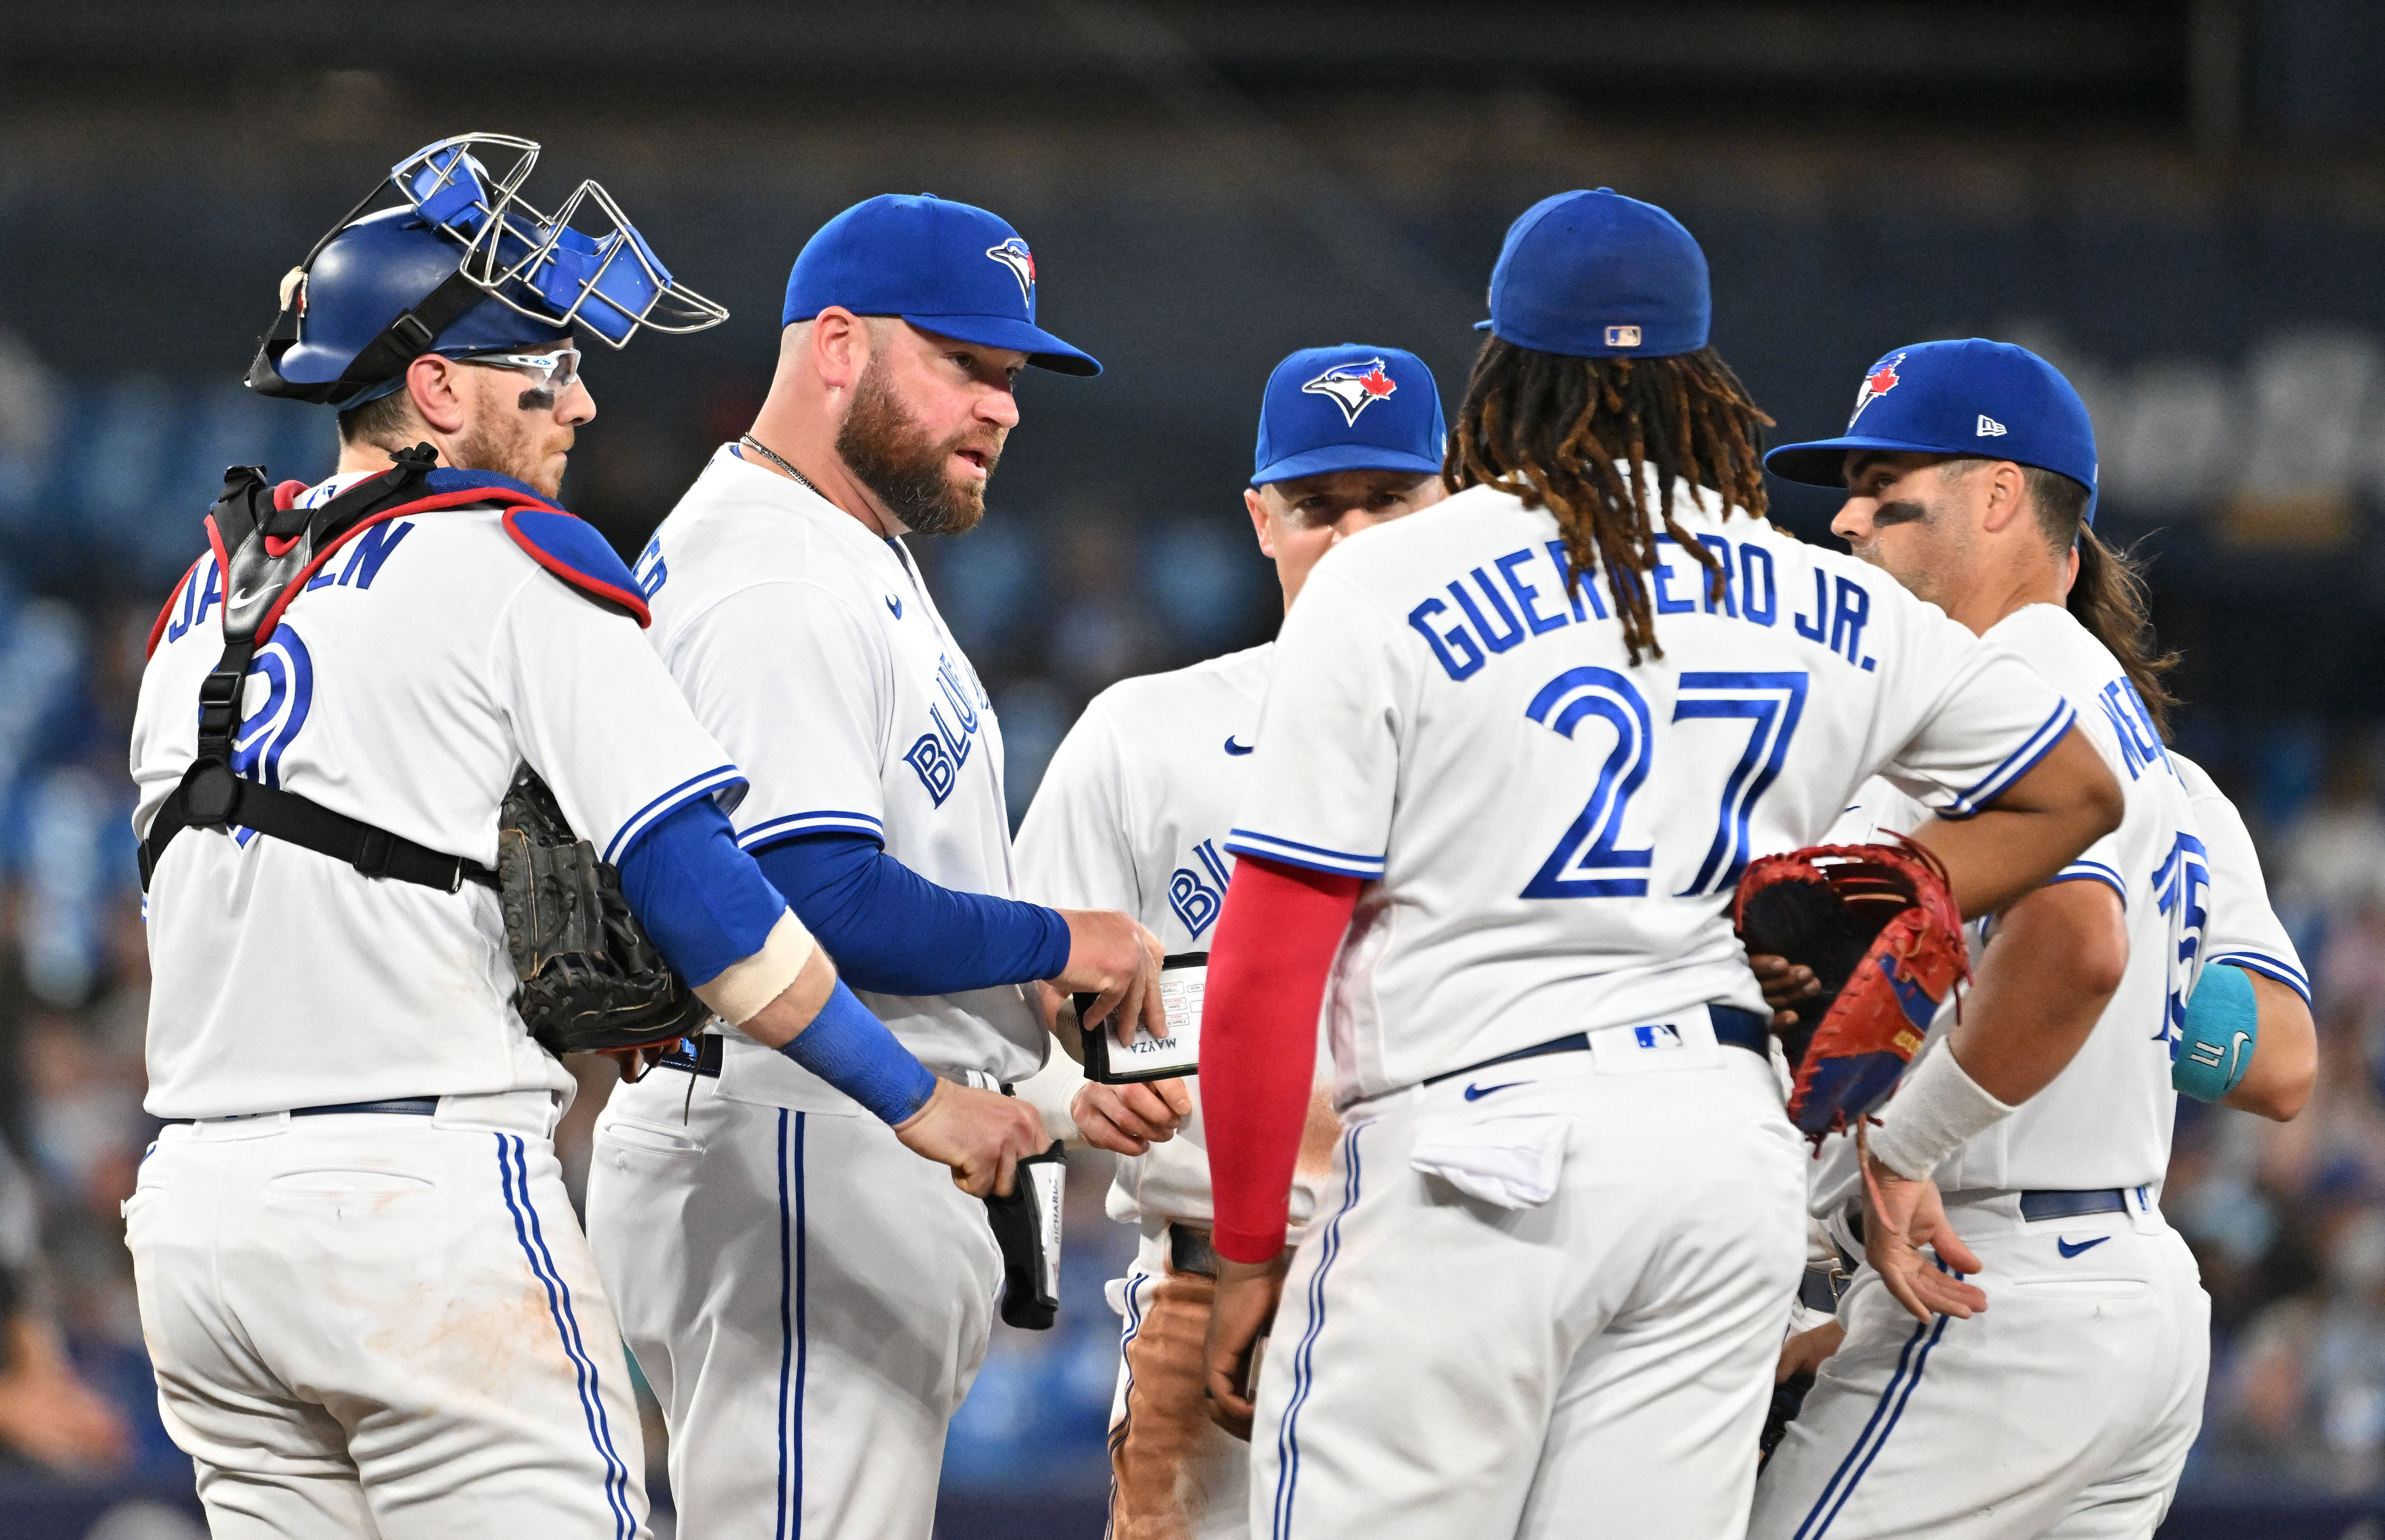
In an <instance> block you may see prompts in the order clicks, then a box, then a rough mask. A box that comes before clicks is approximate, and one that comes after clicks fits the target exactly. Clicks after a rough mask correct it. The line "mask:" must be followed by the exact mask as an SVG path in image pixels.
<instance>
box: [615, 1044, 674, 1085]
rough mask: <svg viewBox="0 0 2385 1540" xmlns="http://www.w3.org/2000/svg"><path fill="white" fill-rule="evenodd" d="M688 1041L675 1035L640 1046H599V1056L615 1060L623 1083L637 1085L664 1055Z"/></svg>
mask: <svg viewBox="0 0 2385 1540" xmlns="http://www.w3.org/2000/svg"><path fill="white" fill-rule="evenodd" d="M686 1041H687V1039H686V1038H684V1037H674V1038H672V1039H671V1040H670V1041H669V1042H668V1043H649V1044H647V1045H644V1046H643V1047H640V1048H599V1049H598V1050H597V1057H598V1058H609V1059H611V1060H612V1061H613V1068H615V1069H616V1070H619V1071H621V1083H622V1084H624V1085H635V1084H637V1083H638V1082H639V1081H640V1080H642V1079H643V1078H644V1077H645V1073H646V1071H647V1070H651V1069H653V1068H654V1067H655V1066H656V1065H657V1064H660V1063H661V1062H662V1061H663V1055H665V1054H667V1053H669V1052H670V1051H671V1050H672V1049H674V1048H677V1047H679V1046H680V1045H682V1044H684V1043H685V1042H686Z"/></svg>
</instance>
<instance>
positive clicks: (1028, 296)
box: [985, 235, 1035, 305]
mask: <svg viewBox="0 0 2385 1540" xmlns="http://www.w3.org/2000/svg"><path fill="white" fill-rule="evenodd" d="M985 254H986V255H987V256H988V257H993V259H994V260H995V261H997V262H999V263H1001V264H1002V265H1003V266H1004V267H1005V268H1008V269H1010V276H1011V277H1013V278H1015V279H1017V280H1018V297H1019V298H1020V299H1023V300H1025V301H1026V302H1027V303H1028V304H1030V305H1032V304H1034V303H1035V254H1034V253H1033V252H1031V251H1029V250H1028V249H1027V243H1026V242H1024V241H1022V240H1020V239H1019V238H1018V236H1016V235H1014V236H1012V237H1011V238H1010V239H1009V240H1007V241H1005V242H1003V243H1002V244H1000V245H998V246H988V247H986V248H985Z"/></svg>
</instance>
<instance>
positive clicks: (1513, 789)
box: [1229, 485, 2074, 1105]
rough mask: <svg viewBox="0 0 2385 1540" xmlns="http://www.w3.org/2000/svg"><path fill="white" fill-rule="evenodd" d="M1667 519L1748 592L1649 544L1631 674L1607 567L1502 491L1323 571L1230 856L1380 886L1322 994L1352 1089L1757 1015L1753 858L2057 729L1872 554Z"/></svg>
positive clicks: (1979, 781)
mask: <svg viewBox="0 0 2385 1540" xmlns="http://www.w3.org/2000/svg"><path fill="white" fill-rule="evenodd" d="M1708 496H1709V497H1710V498H1711V497H1712V496H1713V495H1712V494H1708ZM1650 500H1651V502H1652V503H1653V502H1654V501H1655V498H1654V496H1653V495H1652V496H1651V499H1650ZM1675 508H1676V512H1677V515H1678V520H1679V523H1680V525H1681V526H1682V528H1683V530H1684V531H1685V532H1687V533H1688V534H1689V535H1690V537H1691V539H1692V540H1694V541H1696V542H1697V543H1698V545H1700V546H1701V547H1703V548H1704V550H1706V551H1708V552H1711V553H1712V554H1713V555H1714V556H1715V557H1716V558H1717V560H1718V561H1719V563H1720V564H1721V567H1722V569H1723V570H1724V571H1725V572H1727V573H1728V574H1729V582H1727V583H1726V584H1725V585H1724V587H1723V590H1722V592H1721V594H1720V595H1710V593H1709V590H1708V587H1707V583H1706V571H1705V569H1704V568H1703V567H1701V566H1700V565H1699V563H1698V561H1697V560H1696V559H1695V557H1693V556H1692V554H1691V553H1690V552H1688V551H1685V550H1683V549H1681V548H1680V547H1679V546H1678V545H1673V544H1671V543H1670V542H1669V541H1667V542H1665V543H1664V544H1663V545H1660V552H1661V555H1662V559H1661V560H1660V562H1659V564H1658V565H1657V567H1656V568H1655V571H1654V572H1653V574H1652V575H1651V577H1650V579H1649V583H1650V589H1651V592H1650V600H1651V604H1652V607H1653V608H1654V610H1655V628H1656V635H1657V637H1658V639H1659V641H1660V642H1661V643H1662V644H1663V646H1664V649H1665V653H1664V656H1663V657H1661V658H1658V657H1648V658H1643V659H1642V661H1641V662H1640V663H1639V664H1637V665H1636V666H1635V665H1633V664H1632V663H1631V662H1630V659H1629V657H1628V655H1627V654H1626V652H1625V649H1624V645H1623V638H1622V628H1621V626H1620V625H1619V624H1618V623H1617V622H1616V621H1614V620H1608V619H1605V615H1606V606H1607V598H1606V594H1605V580H1604V577H1603V576H1602V577H1600V578H1599V579H1597V580H1596V581H1585V582H1583V583H1582V584H1581V585H1580V589H1579V591H1578V592H1577V593H1575V594H1573V595H1571V596H1568V594H1567V582H1566V570H1565V565H1564V554H1563V545H1562V544H1561V543H1560V538H1559V535H1558V532H1557V527H1556V520H1555V518H1554V516H1552V515H1551V514H1550V513H1548V512H1547V511H1546V510H1545V509H1536V508H1528V507H1525V506H1524V505H1523V504H1522V503H1521V502H1520V501H1518V500H1517V499H1516V498H1514V497H1512V496H1509V495H1505V494H1503V493H1500V492H1497V491H1494V490H1492V489H1490V488H1487V487H1475V488H1470V489H1468V490H1467V491H1465V492H1461V493H1459V494H1457V495H1455V496H1453V497H1451V498H1449V499H1448V500H1447V501H1445V502H1443V503H1442V504H1440V505H1438V506H1437V507H1430V508H1427V509H1425V510H1424V511H1422V512H1419V513H1417V514H1413V515H1411V516H1409V517H1408V518H1405V519H1403V520H1398V521H1397V522H1396V523H1392V524H1389V525H1386V526H1384V527H1383V528H1382V529H1380V530H1376V531H1373V532H1370V533H1369V534H1368V536H1367V539H1365V540H1358V541H1352V542H1350V543H1348V544H1347V545H1343V546H1341V547H1339V548H1337V549H1335V550H1333V551H1331V552H1330V553H1329V554H1328V555H1327V556H1326V557H1325V558H1324V559H1323V560H1322V561H1321V562H1319V563H1318V564H1317V570H1316V571H1315V573H1314V574H1313V575H1312V576H1311V577H1310V579H1309V582H1308V586H1307V587H1306V588H1305V590H1304V591H1303V593H1302V595H1301V601H1300V603H1299V604H1298V605H1297V606H1295V607H1293V609H1292V615H1291V617H1290V618H1289V619H1288V620H1286V622H1285V625H1284V630H1283V633H1282V639H1281V641H1280V643H1279V645H1278V655H1277V665H1278V666H1277V670H1276V674H1275V679H1274V682H1273V683H1272V685H1271V686H1270V688H1269V691H1268V694H1267V709H1266V712H1265V714H1264V716H1263V717H1262V719H1261V721H1260V726H1259V741H1258V752H1257V753H1256V755H1255V756H1254V757H1253V762H1252V787H1251V792H1250V795H1248V797H1247V798H1246V799H1245V800H1244V802H1243V804H1242V809H1241V813H1240V815H1239V817H1238V819H1237V820H1236V824H1237V826H1236V828H1235V830H1234V832H1233V833H1232V836H1231V838H1230V841H1229V848H1230V849H1232V850H1233V851H1235V852H1236V853H1237V854H1241V855H1255V856H1261V857H1266V858H1272V859H1275V860H1279V861H1285V862H1290V863H1293V864H1297V865H1302V866H1307V867H1312V868H1315V869H1317V870H1325V871H1333V872H1342V873H1347V874H1350V875H1353V876H1357V877H1361V878H1365V879H1367V885H1366V887H1365V889H1364V890H1363V892H1362V894H1361V896H1360V899H1359V904H1358V909H1357V914H1356V917H1355V920H1354V921H1353V923H1352V928H1351V931H1350V933H1349V936H1348V938H1347V939H1346V940H1345V941H1344V942H1343V944H1342V949H1341V952H1340V954H1339V956H1338V957H1337V958H1336V959H1335V962H1334V968H1333V977H1332V981H1331V984H1330V993H1329V995H1328V1006H1327V1013H1328V1019H1329V1020H1330V1024H1331V1029H1332V1034H1333V1048H1334V1060H1335V1065H1336V1094H1337V1096H1338V1097H1339V1098H1340V1099H1341V1101H1342V1103H1343V1104H1345V1105H1346V1104H1347V1103H1348V1102H1350V1101H1353V1100H1355V1099H1358V1098H1363V1097H1367V1096H1375V1095H1379V1094H1380V1093H1382V1092H1386V1091H1390V1090H1394V1089H1397V1088H1399V1087H1402V1086H1406V1085H1412V1084H1415V1083H1418V1082H1420V1081H1423V1080H1425V1079H1427V1078H1429V1077H1431V1076H1435V1075H1440V1074H1442V1073H1446V1072H1449V1071H1452V1070H1458V1069H1461V1068H1464V1067H1466V1066H1468V1065H1471V1064H1475V1063H1478V1062H1480V1061H1481V1060H1483V1059H1487V1058H1492V1057H1493V1056H1496V1055H1499V1054H1505V1053H1510V1052H1513V1051H1515V1050H1517V1049H1519V1048H1524V1047H1529V1046H1531V1045H1535V1044H1539V1043H1542V1042H1544V1041H1547V1040H1548V1039H1550V1038H1551V1037H1554V1036H1557V1035H1560V1034H1563V1033H1568V1032H1575V1031H1581V1030H1585V1029H1589V1028H1593V1027H1603V1026H1608V1025H1620V1024H1626V1023H1630V1022H1634V1021H1639V1022H1647V1021H1663V1020H1666V1019H1667V1017H1669V1016H1671V1015H1673V1014H1675V1013H1677V1012H1680V1011H1684V1010H1689V1009H1692V1008H1696V1007H1698V1006H1700V1005H1703V1004H1705V1003H1708V1002H1721V1003H1727V1004H1730V1005H1734V1006H1739V1007H1742V1008H1746V1009H1749V1010H1759V1009H1762V1008H1763V997H1762V995H1761V994H1760V993H1759V992H1758V990H1757V988H1756V984H1755V981H1754V976H1753V975H1752V974H1750V973H1749V971H1748V970H1747V961H1746V954H1745V952H1744V951H1743V950H1742V948H1741V946H1740V945H1739V942H1738V940H1737V938H1736V937H1735V936H1734V935H1733V934H1732V933H1731V927H1730V920H1729V912H1728V910H1729V897H1730V894H1731V891H1732V888H1733V885H1734V883H1736V881H1737V879H1738V875H1739V872H1740V870H1741V869H1742V867H1743V866H1744V864H1745V862H1746V860H1747V858H1749V856H1750V855H1751V854H1753V853H1755V852H1759V851H1764V850H1769V849H1780V848H1787V847H1792V846H1795V845H1805V844H1810V843H1812V842H1813V841H1814V839H1815V838H1816V837H1817V836H1818V835H1820V834H1821V833H1822V832H1823V831H1824V830H1825V829H1827V828H1828V827H1829V824H1830V821H1831V820H1832V819H1834V818H1835V817H1837V816H1838V814H1839V813H1840V811H1841V810H1842V808H1844V807H1845V806H1846V803H1847V800H1848V795H1849V794H1850V793H1851V792H1853V791H1854V788H1855V787H1856V786H1858V785H1860V784H1861V783H1863V781H1864V780H1865V778H1866V777H1867V776H1868V775H1870V774H1872V773H1874V772H1875V771H1884V772H1885V773H1887V774H1889V775H1891V776H1892V777H1894V778H1896V779H1897V781H1898V782H1899V783H1901V784H1903V785H1904V786H1907V787H1908V788H1910V789H1911V790H1913V791H1914V792H1915V793H1917V795H1922V796H1924V797H1926V798H1928V799H1929V802H1930V803H1931V805H1932V806H1934V807H1938V808H1942V809H1943V810H1945V811H1947V812H1949V813H1953V814H1955V815H1958V816H1959V815H1961V814H1964V813H1966V812H1968V811H1970V810H1972V809H1975V808H1978V807H1979V806H1980V805H1981V804H1982V803H1984V802H1986V801H1988V800H1990V799H1992V798H1993V797H1994V796H1995V795H1998V794H1999V793H2000V792H2002V791H2003V790H2004V788H2005V787H2006V786H2008V785H2010V784H2011V783H2013V782H2014V781H2016V780H2017V779H2018V778H2019V777H2020V776H2021V775H2023V774H2024V773H2026V772H2027V770H2029V767H2030V766H2031V765H2033V764H2034V763H2036V761H2037V760H2038V759H2039V758H2040V757H2042V755H2043V754H2044V753H2045V752H2046V751H2047V750H2048V749H2050V748H2051V747H2052V746H2053V745H2054V743H2055V742H2057V741H2058V740H2059V739H2060V737H2061V735H2062V733H2063V732H2064V730H2065V729H2066V728H2067V726H2068V725H2069V723H2070V721H2071V720H2072V717H2073V715H2074V713H2073V711H2072V709H2071V707H2070V705H2069V703H2068V702H2067V701H2066V700H2064V699H2063V698H2062V696H2061V695H2058V694H2057V693H2056V692H2055V691H2054V689H2053V688H2051V687H2050V686H2048V685H2047V684H2046V683H2045V682H2043V681H2042V680H2041V679H2039V678H2038V677H2037V676H2036V675H2035V674H2034V673H2032V672H2031V671H2030V670H2029V667H2028V666H2027V665H2026V664H2025V663H2023V662H2021V661H2020V660H2019V659H2018V658H2017V657H2014V656H2012V655H2011V654H2010V653H2008V652H2006V651H2004V649H2002V648H2000V647H1998V646H1996V645H1994V644H1992V643H1987V642H1982V641H1979V639H1977V638H1975V637H1973V636H1972V635H1971V634H1970V633H1969V632H1967V631H1965V630H1964V629H1963V628H1962V627H1960V626H1958V625H1956V624H1955V623H1954V621H1952V620H1948V619H1947V618H1946V617H1945V615H1944V614H1943V613H1942V612H1941V611H1939V610H1938V609H1936V608H1934V607H1930V606H1928V605H1925V604H1922V603H1921V602H1920V601H1918V600H1917V599H1915V598H1913V597H1912V596H1911V595H1908V594H1906V593H1905V592H1904V590H1903V589H1902V588H1900V587H1898V586H1897V584H1896V583H1895V582H1893V581H1892V580H1891V579H1890V578H1888V577H1887V576H1886V575H1885V574H1883V573H1881V572H1880V571H1879V570H1877V569H1874V568H1870V567H1867V566H1865V565H1864V564H1862V563H1860V562H1858V561H1855V560H1854V559H1853V558H1852V557H1845V556H1842V555H1839V554H1837V553H1834V552H1829V551H1825V550H1821V549H1819V548H1817V547H1814V546H1809V545H1802V544H1800V543H1799V542H1797V541H1796V540H1795V539H1793V538H1792V537H1791V536H1789V535H1787V534H1784V533H1782V532H1779V531H1777V530H1775V529H1773V528H1772V527H1771V526H1770V525H1768V524H1767V523H1764V522H1763V521H1761V520H1755V519H1751V518H1748V517H1745V516H1744V515H1741V516H1738V517H1730V518H1725V517H1722V516H1720V515H1718V514H1717V513H1716V512H1714V511H1711V510H1709V509H1707V508H1704V507H1700V506H1698V505H1697V504H1696V502H1695V500H1694V495H1693V490H1692V489H1691V488H1689V487H1688V486H1686V485H1682V486H1680V487H1679V489H1678V492H1677V496H1676V500H1675Z"/></svg>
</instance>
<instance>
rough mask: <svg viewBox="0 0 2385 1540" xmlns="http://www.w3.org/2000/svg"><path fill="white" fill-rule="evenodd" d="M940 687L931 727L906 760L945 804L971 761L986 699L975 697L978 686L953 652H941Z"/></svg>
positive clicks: (931, 711)
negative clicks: (949, 714)
mask: <svg viewBox="0 0 2385 1540" xmlns="http://www.w3.org/2000/svg"><path fill="white" fill-rule="evenodd" d="M936 690H937V693H938V694H940V695H943V697H944V698H943V700H942V701H930V702H929V703H928V721H929V731H928V732H922V733H921V734H919V736H918V740H917V741H916V742H914V743H913V744H912V745H911V746H910V748H909V749H908V750H906V751H905V753H904V755H903V762H904V763H905V764H906V765H909V766H910V767H911V770H912V772H913V773H914V774H916V775H918V778H919V784H920V785H922V786H925V787H926V788H927V789H928V797H929V799H930V801H931V802H933V803H934V804H935V805H936V806H937V807H939V808H941V807H943V805H944V799H945V798H946V797H948V796H950V795H953V788H954V787H955V786H956V785H958V784H960V772H961V767H962V766H963V765H966V764H968V757H969V749H970V748H971V747H972V746H973V745H974V744H975V742H976V739H977V731H978V727H979V718H978V714H977V708H978V707H979V706H980V705H981V704H984V702H983V701H982V700H981V699H973V698H972V697H973V696H975V695H977V692H976V690H975V689H974V688H973V687H972V685H970V684H969V683H968V682H965V681H964V680H963V679H962V678H961V675H960V670H958V669H957V668H955V667H954V665H953V659H952V655H951V654H949V653H941V654H938V655H937V657H936ZM947 706H949V707H952V708H953V714H952V717H951V718H950V720H947V719H946V718H945V715H944V707H947Z"/></svg>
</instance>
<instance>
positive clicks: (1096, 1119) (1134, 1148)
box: [1068, 1080, 1193, 1155]
mask: <svg viewBox="0 0 2385 1540" xmlns="http://www.w3.org/2000/svg"><path fill="white" fill-rule="evenodd" d="M1192 1112H1193V1093H1192V1091H1191V1090H1190V1089H1188V1088H1187V1087H1186V1086H1185V1084H1184V1083H1183V1082H1182V1081H1180V1080H1146V1081H1141V1082H1138V1083H1135V1084H1132V1085H1105V1084H1103V1083H1101V1082H1099V1081H1091V1080H1089V1081H1087V1082H1086V1083H1084V1084H1083V1085H1081V1086H1080V1087H1078V1089H1077V1094H1076V1096H1073V1097H1071V1098H1070V1099H1069V1102H1068V1116H1069V1117H1071V1118H1073V1119H1075V1120H1076V1123H1077V1132H1078V1133H1081V1134H1083V1135H1084V1136H1085V1143H1087V1144H1089V1145H1091V1146H1093V1147H1094V1148H1095V1149H1106V1150H1115V1151H1117V1152H1118V1154H1120V1155H1141V1154H1143V1153H1144V1152H1145V1151H1147V1150H1149V1149H1150V1148H1151V1146H1154V1145H1164V1144H1166V1143H1167V1142H1168V1140H1170V1139H1173V1138H1175V1137H1176V1131H1177V1129H1179V1128H1180V1127H1181V1126H1182V1125H1183V1122H1184V1120H1185V1119H1186V1118H1188V1117H1190V1116H1191V1115H1192Z"/></svg>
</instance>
